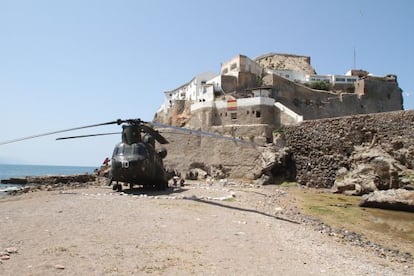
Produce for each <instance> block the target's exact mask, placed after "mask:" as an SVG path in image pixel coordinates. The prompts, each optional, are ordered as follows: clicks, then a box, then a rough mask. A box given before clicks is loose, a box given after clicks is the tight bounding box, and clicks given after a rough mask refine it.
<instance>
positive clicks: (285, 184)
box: [280, 181, 298, 187]
mask: <svg viewBox="0 0 414 276" xmlns="http://www.w3.org/2000/svg"><path fill="white" fill-rule="evenodd" d="M280 186H281V187H296V186H298V183H297V182H290V181H285V182H282V183H281V184H280Z"/></svg>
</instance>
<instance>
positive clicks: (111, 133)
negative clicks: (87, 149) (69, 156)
mask: <svg viewBox="0 0 414 276" xmlns="http://www.w3.org/2000/svg"><path fill="white" fill-rule="evenodd" d="M121 133H122V132H108V133H98V134H86V135H77V136H68V137H59V138H56V140H67V139H76V138H86V137H94V136H104V135H114V134H121Z"/></svg>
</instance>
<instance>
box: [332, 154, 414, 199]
mask: <svg viewBox="0 0 414 276" xmlns="http://www.w3.org/2000/svg"><path fill="white" fill-rule="evenodd" d="M349 163H350V169H349V170H348V169H347V168H345V167H342V168H340V169H339V170H338V172H337V178H336V180H335V182H334V185H333V187H332V191H333V192H335V193H345V194H348V195H363V194H367V193H370V192H374V191H377V190H388V189H398V188H403V187H404V186H406V185H407V184H409V183H410V180H409V176H413V177H414V171H413V170H411V169H408V168H407V167H406V166H405V165H404V164H401V162H400V161H398V160H396V159H395V158H394V157H393V156H391V155H390V154H389V153H387V152H386V151H385V150H384V149H382V148H381V147H379V146H376V147H355V151H354V152H353V153H352V155H351V156H350V158H349Z"/></svg>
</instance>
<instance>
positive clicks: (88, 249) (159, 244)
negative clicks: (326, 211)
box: [0, 183, 414, 275]
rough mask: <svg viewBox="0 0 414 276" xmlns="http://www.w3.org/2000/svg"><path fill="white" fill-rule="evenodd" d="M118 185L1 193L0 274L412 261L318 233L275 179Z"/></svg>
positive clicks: (318, 269) (412, 271)
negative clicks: (255, 183)
mask: <svg viewBox="0 0 414 276" xmlns="http://www.w3.org/2000/svg"><path fill="white" fill-rule="evenodd" d="M126 192H128V193H121V194H119V193H114V192H113V191H112V189H110V188H109V187H105V186H91V187H89V188H85V187H82V188H76V189H72V188H71V189H65V190H60V191H58V190H52V191H45V190H43V191H36V192H28V193H24V194H21V195H17V196H11V197H6V198H2V199H0V214H1V215H0V225H1V228H0V235H1V237H2V239H1V240H0V251H3V252H0V255H1V259H2V260H1V263H0V275H75V274H78V275H130V274H155V275H157V274H162V275H171V274H172V275H187V274H202V275H205V274H212V275H214V274H218V275H235V274H241V275H280V274H282V273H283V274H284V275H414V268H413V264H412V262H406V263H401V262H396V261H393V260H392V259H389V258H383V257H380V256H378V254H376V253H375V252H373V250H370V249H369V248H366V247H358V246H352V245H351V244H347V243H342V242H338V241H337V240H335V239H333V238H332V237H330V236H329V235H326V234H324V233H321V231H316V230H315V225H314V224H312V223H309V220H308V219H307V218H305V217H303V216H302V215H301V214H300V213H299V212H298V209H297V207H296V205H295V199H294V198H293V197H292V196H291V195H290V194H289V193H288V192H286V191H285V190H282V189H279V188H278V187H275V186H269V187H260V188H258V187H256V188H252V187H241V186H228V187H226V188H222V187H220V186H214V187H209V186H206V185H204V184H199V183H191V185H189V186H185V187H183V188H181V189H179V188H174V189H172V188H171V189H169V190H168V191H167V192H163V193H160V192H151V191H143V190H140V189H135V190H133V191H126Z"/></svg>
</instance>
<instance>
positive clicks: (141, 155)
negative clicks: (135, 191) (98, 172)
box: [111, 142, 167, 189]
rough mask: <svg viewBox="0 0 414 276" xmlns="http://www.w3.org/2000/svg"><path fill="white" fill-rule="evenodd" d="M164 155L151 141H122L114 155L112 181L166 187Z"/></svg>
mask: <svg viewBox="0 0 414 276" xmlns="http://www.w3.org/2000/svg"><path fill="white" fill-rule="evenodd" d="M163 157H164V156H163V155H162V154H160V153H158V152H156V150H155V148H154V146H153V145H152V144H151V143H144V142H138V143H132V144H127V143H124V142H120V143H118V144H117V145H116V146H115V149H114V152H113V155H112V161H111V163H112V165H111V181H116V182H118V181H119V182H124V183H128V184H129V185H130V186H133V185H143V186H144V187H154V188H158V189H165V188H166V185H167V177H166V173H165V170H164V164H163V161H162V158H163Z"/></svg>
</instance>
